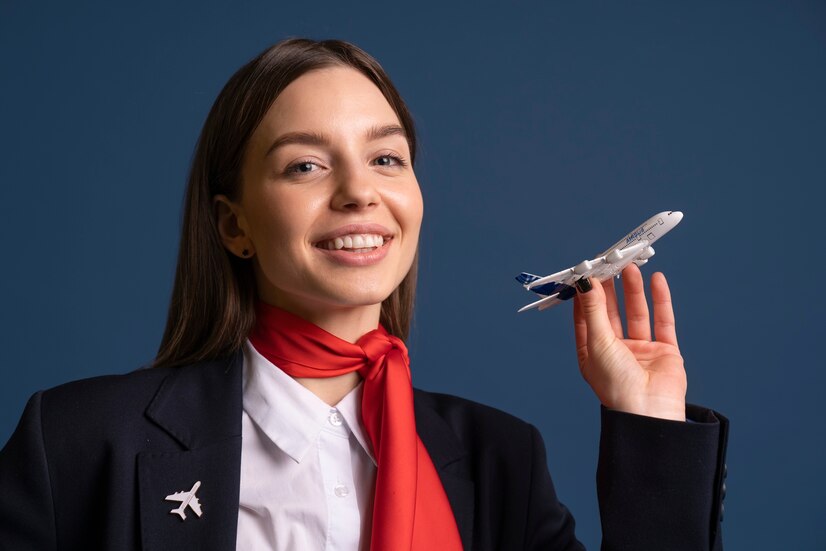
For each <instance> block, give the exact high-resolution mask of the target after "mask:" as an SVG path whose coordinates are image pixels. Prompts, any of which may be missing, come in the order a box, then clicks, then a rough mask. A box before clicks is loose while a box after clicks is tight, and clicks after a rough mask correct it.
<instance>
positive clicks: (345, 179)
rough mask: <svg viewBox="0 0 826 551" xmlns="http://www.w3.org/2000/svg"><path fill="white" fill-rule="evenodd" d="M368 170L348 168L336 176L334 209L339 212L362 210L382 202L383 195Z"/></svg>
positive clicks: (373, 176)
mask: <svg viewBox="0 0 826 551" xmlns="http://www.w3.org/2000/svg"><path fill="white" fill-rule="evenodd" d="M375 177H376V176H375V175H374V174H373V173H372V172H371V171H370V170H368V169H367V168H356V167H348V168H346V169H344V170H340V171H339V173H338V175H337V176H336V189H335V193H334V194H333V199H332V207H333V208H334V209H337V210H361V209H365V208H368V207H373V206H376V205H378V204H379V203H380V202H381V195H380V194H379V192H378V189H377V188H376V185H375V182H374V181H373V179H374V178H375Z"/></svg>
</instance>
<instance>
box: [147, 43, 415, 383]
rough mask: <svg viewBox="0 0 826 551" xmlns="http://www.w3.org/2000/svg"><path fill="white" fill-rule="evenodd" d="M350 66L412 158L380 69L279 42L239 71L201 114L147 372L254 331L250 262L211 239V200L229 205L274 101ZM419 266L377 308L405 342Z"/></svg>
mask: <svg viewBox="0 0 826 551" xmlns="http://www.w3.org/2000/svg"><path fill="white" fill-rule="evenodd" d="M335 65H340V66H346V67H352V68H353V69H356V70H357V71H359V72H361V73H363V74H364V75H365V76H367V77H368V78H369V79H370V80H371V81H373V83H375V85H376V86H377V87H378V88H379V90H381V92H382V94H384V97H385V98H386V99H387V101H388V103H390V106H391V107H392V108H393V110H394V111H395V112H396V115H397V116H398V117H399V122H400V123H401V125H402V127H403V128H404V129H405V132H406V133H407V140H408V142H409V144H410V158H411V161H413V160H415V157H416V135H415V130H414V127H413V119H412V117H411V116H410V112H409V111H408V110H407V107H406V106H405V104H404V101H403V100H402V98H401V96H400V95H399V93H398V91H397V90H396V88H395V86H393V83H392V82H391V81H390V78H389V77H388V76H387V74H386V73H385V72H384V70H383V69H382V68H381V66H380V65H379V63H378V62H377V61H376V60H375V59H373V58H372V57H371V56H370V55H369V54H367V53H366V52H365V51H363V50H361V49H360V48H358V47H356V46H354V45H352V44H348V43H347V42H343V41H340V40H324V41H320V42H318V41H314V40H308V39H302V38H294V39H289V40H285V41H282V42H279V43H278V44H276V45H274V46H272V47H270V48H268V49H267V50H265V51H263V52H262V53H261V54H259V55H258V56H257V57H256V58H255V59H253V60H252V61H250V62H249V63H247V64H246V65H244V66H243V67H241V69H239V70H238V71H237V72H236V73H235V74H234V75H232V77H231V78H230V79H229V81H228V82H227V83H226V85H225V86H224V88H223V89H222V90H221V93H220V94H218V98H217V99H216V100H215V103H214V104H213V105H212V109H211V110H210V112H209V115H208V116H207V119H206V122H205V123H204V127H203V129H202V130H201V135H200V137H199V138H198V144H197V146H196V149H195V156H194V158H193V160H192V166H191V167H190V172H189V181H188V184H187V190H186V198H185V203H184V213H183V227H182V229H181V243H180V249H179V251H178V265H177V268H176V270H175V284H174V288H173V290H172V298H171V300H170V304H169V314H168V316H167V321H166V329H165V330H164V334H163V338H162V340H161V344H160V347H159V349H158V354H157V356H156V357H155V361H154V362H153V364H152V366H153V367H161V366H180V365H185V364H189V363H194V362H197V361H201V360H208V359H214V358H218V357H221V356H225V355H228V354H230V353H232V352H233V351H235V350H237V349H238V348H240V346H241V345H242V343H243V342H244V339H245V338H246V337H247V335H248V333H249V331H250V330H251V328H252V326H253V324H254V323H255V299H256V290H255V278H254V276H253V270H252V264H251V262H252V261H251V260H246V259H241V258H238V257H236V256H235V255H233V254H231V253H229V252H228V251H227V250H226V249H225V248H224V246H223V244H222V242H221V239H220V237H219V233H218V228H217V224H216V218H215V214H214V210H213V208H214V207H213V204H212V198H213V197H214V196H215V195H217V194H224V195H226V196H227V197H229V198H230V199H233V200H234V199H236V198H237V197H238V195H239V193H240V187H241V164H242V160H243V157H244V151H245V149H246V147H247V142H248V141H249V139H250V136H252V134H253V132H254V131H255V129H256V128H257V127H258V124H259V123H260V122H261V119H262V118H263V117H264V115H265V114H266V112H267V110H268V109H269V107H270V105H272V103H273V101H275V99H276V98H277V97H278V95H279V94H280V93H281V92H282V90H284V88H286V87H287V85H288V84H290V83H291V82H292V81H294V80H295V79H297V78H298V77H300V76H301V75H303V74H304V73H307V72H309V71H312V70H314V69H320V68H323V67H330V66H335ZM417 259H418V252H417V254H416V258H414V260H413V265H412V266H411V268H410V271H409V272H408V274H407V276H406V277H405V278H404V279H403V280H402V282H401V284H400V285H399V286H398V288H396V290H394V291H393V293H392V294H391V295H390V296H389V297H388V298H387V299H385V300H384V302H382V305H381V323H382V325H384V327H385V328H386V329H387V330H388V331H389V332H390V333H392V334H394V335H396V336H397V337H400V338H402V339H405V338H407V335H408V333H409V331H410V322H411V317H412V314H413V300H414V295H415V289H416V272H417Z"/></svg>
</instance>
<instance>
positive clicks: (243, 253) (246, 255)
mask: <svg viewBox="0 0 826 551" xmlns="http://www.w3.org/2000/svg"><path fill="white" fill-rule="evenodd" d="M249 254H250V252H249V251H248V250H247V249H244V250H243V251H241V256H243V257H244V258H246V257H248V256H249Z"/></svg>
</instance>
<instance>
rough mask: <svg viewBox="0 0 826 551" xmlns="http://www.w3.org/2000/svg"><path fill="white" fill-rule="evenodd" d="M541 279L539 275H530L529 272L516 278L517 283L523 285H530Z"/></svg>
mask: <svg viewBox="0 0 826 551" xmlns="http://www.w3.org/2000/svg"><path fill="white" fill-rule="evenodd" d="M539 278H540V276H538V275H534V274H529V273H528V272H522V273H521V274H519V275H518V276H516V281H518V282H519V283H521V284H522V285H527V284H528V283H531V282H533V281H536V280H537V279H539Z"/></svg>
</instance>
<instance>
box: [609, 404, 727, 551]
mask: <svg viewBox="0 0 826 551" xmlns="http://www.w3.org/2000/svg"><path fill="white" fill-rule="evenodd" d="M686 417H687V418H688V420H689V421H690V422H686V423H684V422H679V421H667V420H663V419H654V418H651V417H644V416H640V415H633V414H630V413H622V412H619V411H613V410H609V409H606V408H603V409H602V433H601V436H600V447H599V464H598V467H597V495H598V497H599V508H600V517H601V520H602V549H603V550H604V551H620V550H622V551H624V550H629V551H630V550H639V549H669V550H671V551H681V550H685V551H706V550H709V551H721V550H722V548H723V544H722V535H721V530H720V521H721V520H722V511H723V505H722V500H723V498H724V497H725V484H724V480H723V479H724V478H725V470H726V468H725V451H726V444H727V440H728V420H727V419H726V418H725V417H723V416H722V415H720V414H719V413H716V412H714V411H711V410H707V409H703V408H699V407H697V406H690V405H689V406H687V408H686Z"/></svg>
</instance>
